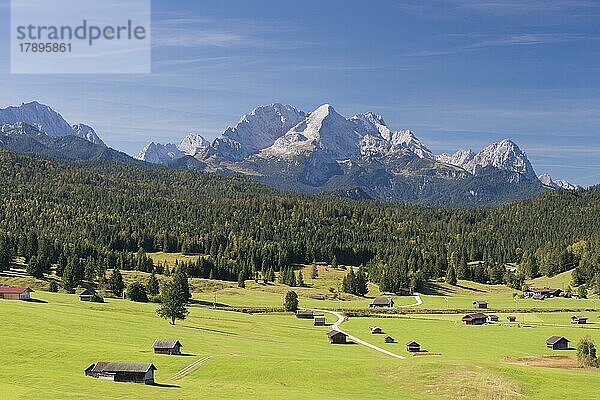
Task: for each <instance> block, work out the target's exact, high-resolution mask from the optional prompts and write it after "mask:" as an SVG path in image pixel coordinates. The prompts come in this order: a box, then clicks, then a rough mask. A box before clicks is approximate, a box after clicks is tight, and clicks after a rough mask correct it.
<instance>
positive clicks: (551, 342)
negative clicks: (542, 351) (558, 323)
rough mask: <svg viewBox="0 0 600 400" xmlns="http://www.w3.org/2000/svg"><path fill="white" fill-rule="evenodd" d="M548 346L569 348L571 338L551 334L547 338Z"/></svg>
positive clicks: (562, 348)
mask: <svg viewBox="0 0 600 400" xmlns="http://www.w3.org/2000/svg"><path fill="white" fill-rule="evenodd" d="M546 347H547V348H549V349H552V350H567V349H568V348H569V340H568V339H567V338H565V337H564V336H550V337H549V338H548V340H546Z"/></svg>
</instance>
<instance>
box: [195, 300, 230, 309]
mask: <svg viewBox="0 0 600 400" xmlns="http://www.w3.org/2000/svg"><path fill="white" fill-rule="evenodd" d="M190 305H192V306H207V307H212V306H217V307H229V304H224V303H215V302H212V301H207V300H198V299H191V300H190Z"/></svg>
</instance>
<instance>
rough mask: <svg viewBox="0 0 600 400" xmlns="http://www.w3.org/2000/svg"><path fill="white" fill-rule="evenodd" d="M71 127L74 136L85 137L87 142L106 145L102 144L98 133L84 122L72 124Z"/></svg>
mask: <svg viewBox="0 0 600 400" xmlns="http://www.w3.org/2000/svg"><path fill="white" fill-rule="evenodd" d="M72 128H73V131H74V132H75V136H77V137H79V138H81V139H85V140H87V141H88V142H91V143H94V144H97V145H100V146H104V147H106V144H104V142H103V141H102V139H100V137H99V136H98V134H96V131H95V130H94V128H92V127H91V126H88V125H86V124H77V125H73V126H72Z"/></svg>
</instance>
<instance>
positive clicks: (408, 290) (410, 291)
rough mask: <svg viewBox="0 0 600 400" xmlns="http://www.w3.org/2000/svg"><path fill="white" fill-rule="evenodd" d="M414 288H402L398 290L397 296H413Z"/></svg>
mask: <svg viewBox="0 0 600 400" xmlns="http://www.w3.org/2000/svg"><path fill="white" fill-rule="evenodd" d="M412 295H413V289H412V288H409V287H404V288H400V289H398V290H397V291H396V296H412Z"/></svg>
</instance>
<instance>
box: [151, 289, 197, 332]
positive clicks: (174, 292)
mask: <svg viewBox="0 0 600 400" xmlns="http://www.w3.org/2000/svg"><path fill="white" fill-rule="evenodd" d="M161 300H162V304H161V306H160V308H159V309H158V310H157V311H156V313H157V314H158V316H159V317H161V318H164V319H167V320H170V322H171V325H175V321H176V320H184V319H185V318H186V317H187V315H188V313H189V311H188V309H187V307H186V300H183V297H182V296H181V293H180V291H179V288H178V287H177V285H175V284H174V283H167V284H166V285H165V286H164V287H163V292H162V295H161Z"/></svg>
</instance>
